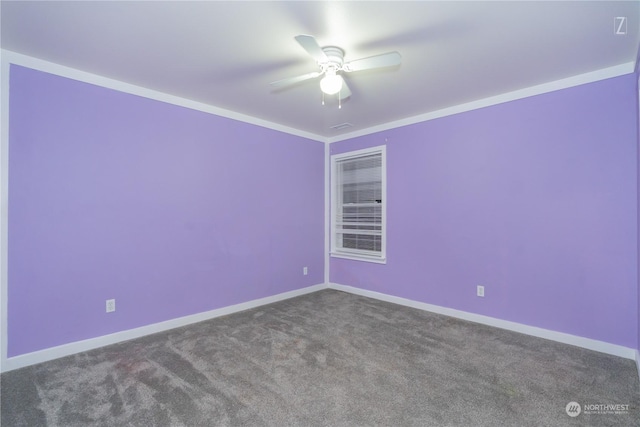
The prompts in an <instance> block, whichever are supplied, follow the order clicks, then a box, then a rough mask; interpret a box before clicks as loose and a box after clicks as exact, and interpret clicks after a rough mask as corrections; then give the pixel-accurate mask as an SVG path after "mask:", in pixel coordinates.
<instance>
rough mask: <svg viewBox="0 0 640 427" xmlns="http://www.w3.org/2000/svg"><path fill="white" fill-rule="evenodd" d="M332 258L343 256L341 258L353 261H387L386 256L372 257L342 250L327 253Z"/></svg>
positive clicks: (383, 262) (381, 262)
mask: <svg viewBox="0 0 640 427" xmlns="http://www.w3.org/2000/svg"><path fill="white" fill-rule="evenodd" d="M329 255H330V256H331V257H332V258H343V259H350V260H353V261H364V262H372V263H375V264H386V263H387V258H386V257H385V258H381V257H372V256H367V255H358V254H349V253H344V252H331V253H330V254H329Z"/></svg>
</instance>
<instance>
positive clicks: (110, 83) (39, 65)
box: [1, 49, 327, 142]
mask: <svg viewBox="0 0 640 427" xmlns="http://www.w3.org/2000/svg"><path fill="white" fill-rule="evenodd" d="M1 53H2V58H3V60H6V61H7V62H10V63H12V64H15V65H20V66H24V67H28V68H32V69H34V70H38V71H44V72H46V73H51V74H55V75H58V76H61V77H66V78H69V79H73V80H77V81H81V82H85V83H90V84H94V85H97V86H101V87H105V88H108V89H113V90H117V91H119V92H124V93H128V94H132V95H137V96H142V97H144V98H149V99H153V100H156V101H161V102H166V103H168V104H173V105H178V106H181V107H185V108H190V109H192V110H197V111H202V112H205V113H209V114H214V115H216V116H220V117H226V118H228V119H233V120H238V121H241V122H244V123H248V124H252V125H256V126H261V127H264V128H267V129H271V130H275V131H278V132H283V133H288V134H290V135H295V136H299V137H302V138H307V139H311V140H314V141H320V142H327V139H326V138H325V137H324V136H321V135H317V134H314V133H311V132H306V131H303V130H300V129H295V128H292V127H289V126H284V125H281V124H278V123H274V122H270V121H268V120H263V119H259V118H257V117H253V116H249V115H246V114H241V113H238V112H235V111H231V110H227V109H225V108H220V107H216V106H213V105H209V104H205V103H203V102H198V101H193V100H191V99H187V98H182V97H179V96H175V95H169V94H167V93H163V92H160V91H157V90H153V89H148V88H145V87H142V86H136V85H133V84H129V83H125V82H122V81H119V80H115V79H111V78H108V77H104V76H100V75H97V74H93V73H89V72H86V71H81V70H77V69H75V68H70V67H66V66H64V65H59V64H55V63H53V62H49V61H45V60H42V59H38V58H34V57H31V56H27V55H23V54H21V53H17V52H13V51H10V50H4V49H3V50H2V52H1Z"/></svg>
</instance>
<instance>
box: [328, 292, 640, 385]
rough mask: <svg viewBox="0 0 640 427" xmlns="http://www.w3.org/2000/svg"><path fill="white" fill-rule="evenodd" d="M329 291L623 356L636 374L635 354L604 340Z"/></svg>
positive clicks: (388, 297) (393, 299)
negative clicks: (629, 361)
mask: <svg viewBox="0 0 640 427" xmlns="http://www.w3.org/2000/svg"><path fill="white" fill-rule="evenodd" d="M329 288H330V289H336V290H339V291H344V292H348V293H352V294H356V295H362V296H365V297H369V298H374V299H378V300H381V301H386V302H391V303H394V304H400V305H404V306H407V307H412V308H417V309H420V310H425V311H429V312H432V313H437V314H444V315H446V316H451V317H456V318H458V319H463V320H468V321H470V322H475V323H481V324H483V325H489V326H493V327H496V328H500V329H506V330H509V331H514V332H519V333H521V334H525V335H531V336H534V337H538V338H545V339H548V340H551V341H557V342H561V343H563V344H570V345H574V346H577V347H582V348H586V349H589V350H594V351H599V352H601V353H606V354H611V355H614V356H619V357H624V358H625V359H631V360H635V361H636V365H637V366H638V369H639V375H640V359H639V358H640V356H638V351H637V350H635V349H632V348H628V347H624V346H621V345H617V344H611V343H608V342H604V341H598V340H593V339H590V338H584V337H579V336H576V335H571V334H566V333H563V332H556V331H552V330H549V329H542V328H538V327H535V326H529V325H523V324H521V323H516V322H510V321H508V320H501V319H496V318H494V317H489V316H483V315H481V314H475V313H469V312H466V311H461V310H455V309H453V308H447V307H441V306H438V305H433V304H427V303H424V302H419V301H413V300H410V299H406V298H401V297H396V296H393V295H387V294H383V293H380V292H374V291H368V290H365V289H359V288H354V287H351V286H345V285H340V284H337V283H329Z"/></svg>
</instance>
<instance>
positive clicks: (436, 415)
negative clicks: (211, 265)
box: [1, 290, 640, 427]
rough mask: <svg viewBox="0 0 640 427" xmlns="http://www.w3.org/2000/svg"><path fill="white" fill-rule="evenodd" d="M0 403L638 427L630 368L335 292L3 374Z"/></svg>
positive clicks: (188, 422) (132, 418)
mask: <svg viewBox="0 0 640 427" xmlns="http://www.w3.org/2000/svg"><path fill="white" fill-rule="evenodd" d="M569 402H577V403H579V404H580V405H581V409H582V412H581V413H580V414H579V415H577V416H576V417H571V416H569V415H568V414H567V411H566V407H567V404H568V403H569ZM613 404H617V405H628V406H627V407H626V408H627V409H626V410H625V406H621V407H620V406H619V407H618V409H619V410H618V411H617V413H616V412H615V411H611V410H609V409H607V410H605V409H603V408H605V407H604V406H594V405H613ZM1 405H2V406H1V411H2V417H1V421H2V426H11V427H14V426H15V427H17V426H29V427H36V426H83V427H84V426H118V427H120V426H154V427H155V426H350V427H353V426H438V427H443V426H472V427H480V426H510V427H514V426H535V427H540V426H554V427H556V426H625V427H629V426H638V425H640V391H639V384H638V374H637V371H636V367H635V364H634V362H633V361H631V360H627V359H622V358H619V357H614V356H609V355H606V354H602V353H597V352H594V351H590V350H585V349H582V348H578V347H573V346H569V345H564V344H559V343H556V342H552V341H548V340H544V339H539V338H534V337H530V336H526V335H522V334H518V333H514V332H509V331H505V330H501V329H496V328H492V327H488V326H483V325H479V324H475V323H471V322H466V321H462V320H458V319H454V318H450V317H447V316H441V315H436V314H432V313H428V312H424V311H420V310H416V309H412V308H407V307H404V306H398V305H395V304H390V303H386V302H382V301H378V300H374V299H369V298H365V297H361V296H357V295H352V294H347V293H343V292H339V291H336V290H323V291H319V292H315V293H312V294H308V295H304V296H301V297H297V298H292V299H289V300H286V301H281V302H278V303H274V304H270V305H267V306H262V307H259V308H255V309H251V310H247V311H243V312H240V313H236V314H232V315H228V316H224V317H219V318H216V319H212V320H209V321H205V322H201V323H198V324H194V325H190V326H186V327H183V328H178V329H173V330H170V331H166V332H163V333H159V334H155V335H150V336H146V337H144V338H140V339H135V340H131V341H127V342H124V343H120V344H116V345H112V346H108V347H104V348H101V349H97V350H92V351H89V352H85V353H81V354H76V355H73V356H69V357H65V358H61V359H57V360H53V361H50V362H46V363H42V364H39V365H34V366H30V367H26V368H23V369H19V370H15V371H10V372H7V373H4V374H2V376H1ZM606 408H611V407H606ZM620 409H622V410H620ZM573 414H575V412H574V413H573Z"/></svg>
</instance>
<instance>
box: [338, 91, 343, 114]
mask: <svg viewBox="0 0 640 427" xmlns="http://www.w3.org/2000/svg"><path fill="white" fill-rule="evenodd" d="M341 91H342V89H340V91H339V92H338V110H341V109H342V97H341V96H340V92H341Z"/></svg>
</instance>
